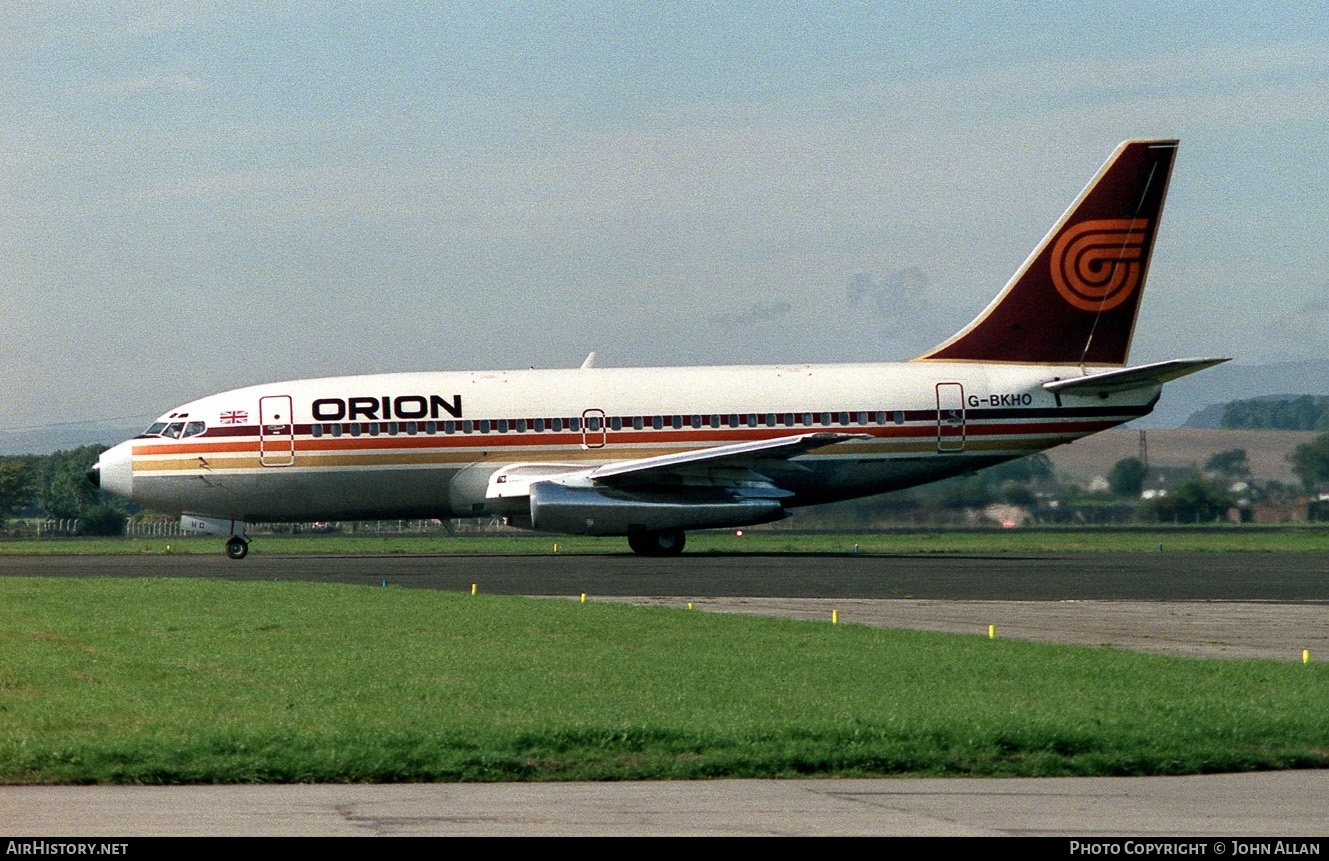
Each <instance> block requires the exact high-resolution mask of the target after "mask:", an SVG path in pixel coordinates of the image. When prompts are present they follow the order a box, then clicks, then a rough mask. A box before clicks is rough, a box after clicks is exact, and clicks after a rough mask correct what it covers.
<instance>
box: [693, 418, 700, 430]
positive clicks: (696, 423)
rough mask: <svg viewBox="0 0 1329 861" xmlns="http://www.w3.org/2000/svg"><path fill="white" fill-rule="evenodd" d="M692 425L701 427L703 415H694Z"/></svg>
mask: <svg viewBox="0 0 1329 861" xmlns="http://www.w3.org/2000/svg"><path fill="white" fill-rule="evenodd" d="M692 426H693V427H694V428H699V427H701V416H693V417H692Z"/></svg>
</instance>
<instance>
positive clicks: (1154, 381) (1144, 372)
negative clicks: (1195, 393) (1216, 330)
mask: <svg viewBox="0 0 1329 861" xmlns="http://www.w3.org/2000/svg"><path fill="white" fill-rule="evenodd" d="M1226 361H1229V360H1228V359H1173V360H1172V361H1169V362H1155V363H1154V364H1152V365H1140V366H1139V367H1135V368H1122V369H1121V370H1119V371H1105V372H1104V373H1101V374H1090V375H1089V376H1086V377H1071V378H1070V379H1066V380H1052V381H1051V382H1047V383H1044V384H1043V388H1045V389H1047V390H1048V391H1049V392H1052V393H1053V394H1055V395H1078V396H1080V397H1095V396H1100V395H1107V394H1111V393H1113V392H1126V391H1130V390H1132V389H1147V388H1152V387H1155V386H1161V385H1163V384H1164V383H1166V382H1170V381H1172V380H1175V379H1179V378H1180V377H1184V376H1187V375H1189V374H1193V373H1195V372H1196V371H1203V370H1204V369H1205V368H1212V367H1213V366H1214V365H1221V364H1223V363H1224V362H1226Z"/></svg>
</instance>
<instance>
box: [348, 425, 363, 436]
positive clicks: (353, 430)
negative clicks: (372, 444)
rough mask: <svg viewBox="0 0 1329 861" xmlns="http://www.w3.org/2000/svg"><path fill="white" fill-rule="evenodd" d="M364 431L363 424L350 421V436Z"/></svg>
mask: <svg viewBox="0 0 1329 861" xmlns="http://www.w3.org/2000/svg"><path fill="white" fill-rule="evenodd" d="M364 432H365V426H364V425H362V424H360V423H359V422H351V436H359V435H360V434H362V433H364Z"/></svg>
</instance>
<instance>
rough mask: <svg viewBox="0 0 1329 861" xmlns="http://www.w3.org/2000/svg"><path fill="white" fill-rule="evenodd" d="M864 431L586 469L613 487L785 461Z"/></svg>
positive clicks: (806, 436) (813, 435) (805, 436)
mask: <svg viewBox="0 0 1329 861" xmlns="http://www.w3.org/2000/svg"><path fill="white" fill-rule="evenodd" d="M871 438H872V437H871V436H869V435H868V434H854V433H807V434H799V435H798V436H789V437H780V438H778V439H764V440H756V441H754V442H740V443H734V444H732V445H721V446H715V447H714V448H703V449H697V450H695V451H684V452H679V453H677V454H664V455H660V456H658V457H646V458H641V459H640V460H625V461H618V462H615V463H607V464H605V465H604V466H601V467H597V468H595V469H593V470H591V471H590V472H589V473H587V478H589V479H590V480H591V481H592V482H594V483H595V484H607V485H611V486H613V487H631V486H634V485H644V484H657V483H659V482H660V481H662V480H665V479H667V478H674V477H676V476H678V475H679V474H681V473H686V474H691V475H696V474H698V473H699V472H702V471H706V470H716V469H727V470H753V469H757V468H759V467H760V466H761V465H762V464H763V463H770V462H772V461H785V460H788V459H789V458H791V457H795V456H797V455H800V454H804V453H806V452H809V451H812V450H813V449H818V448H822V447H824V446H828V445H835V444H836V443H841V442H848V441H849V440H855V439H871Z"/></svg>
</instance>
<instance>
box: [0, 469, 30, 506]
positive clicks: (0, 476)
mask: <svg viewBox="0 0 1329 861" xmlns="http://www.w3.org/2000/svg"><path fill="white" fill-rule="evenodd" d="M32 478H33V476H32V467H31V466H30V465H29V464H28V462H27V461H26V460H23V459H21V458H7V459H5V460H3V461H0V520H4V519H5V518H7V517H9V516H10V515H12V514H14V513H15V512H17V511H19V510H21V509H23V508H25V507H27V505H28V504H30V503H31V502H32Z"/></svg>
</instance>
